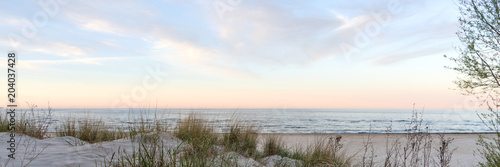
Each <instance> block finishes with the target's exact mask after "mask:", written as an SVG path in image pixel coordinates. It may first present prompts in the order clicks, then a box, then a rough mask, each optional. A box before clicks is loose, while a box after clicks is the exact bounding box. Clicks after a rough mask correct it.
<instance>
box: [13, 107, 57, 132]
mask: <svg viewBox="0 0 500 167" xmlns="http://www.w3.org/2000/svg"><path fill="white" fill-rule="evenodd" d="M27 105H28V107H29V109H27V110H24V111H22V110H21V111H20V112H21V113H20V115H21V118H18V120H16V125H15V132H18V133H22V134H25V135H28V136H31V137H34V138H37V139H43V138H46V137H47V134H48V131H49V126H50V125H51V124H52V122H53V121H52V108H51V107H48V108H47V110H44V109H38V108H37V106H36V105H33V104H29V103H28V104H27Z"/></svg>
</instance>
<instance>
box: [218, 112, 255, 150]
mask: <svg viewBox="0 0 500 167" xmlns="http://www.w3.org/2000/svg"><path fill="white" fill-rule="evenodd" d="M228 129H229V131H228V132H226V133H223V136H222V141H221V142H222V145H223V146H225V148H226V150H229V151H235V152H237V153H240V154H241V155H243V156H247V157H256V156H258V152H257V137H258V136H259V134H258V133H257V129H256V128H255V127H254V126H252V125H251V124H245V123H242V122H240V121H239V120H238V119H235V120H234V121H233V122H232V123H231V124H230V125H229V127H228Z"/></svg>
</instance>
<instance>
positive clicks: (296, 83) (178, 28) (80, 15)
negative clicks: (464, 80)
mask: <svg viewBox="0 0 500 167" xmlns="http://www.w3.org/2000/svg"><path fill="white" fill-rule="evenodd" d="M458 16H459V12H458V7H457V5H456V2H454V1H453V0H442V1H431V0H422V1H414V0H376V1H375V0H370V1H368V0H349V1H347V0H336V1H331V0H313V1H299V0H273V1H264V0H211V1H204V0H199V1H196V0H192V1H183V0H163V1H150V0H148V1H131V0H107V1H98V0H86V1H83V0H29V1H15V0H4V1H1V2H0V22H1V23H2V26H0V32H1V35H2V38H0V51H2V52H3V53H4V54H5V56H2V57H1V59H2V60H3V62H4V63H3V64H0V66H2V68H7V63H6V61H7V53H8V52H11V51H14V52H16V53H17V55H18V60H17V71H18V79H17V83H16V84H17V93H18V96H17V101H18V103H19V104H28V103H29V104H36V105H38V106H47V105H50V106H51V107H54V108H72V107H76V108H108V107H112V108H122V107H124V108H127V107H155V106H156V107H181V108H391V109H392V108H394V109H406V108H412V107H413V104H416V106H417V107H418V108H430V109H460V108H468V107H473V106H474V105H471V104H470V98H469V97H465V96H463V95H461V92H460V91H458V90H455V89H456V86H455V85H454V84H453V81H454V80H456V78H457V77H459V75H458V74H457V73H456V72H454V71H452V70H449V69H446V68H444V66H453V65H454V64H453V62H451V61H450V60H449V59H447V58H445V57H444V56H443V55H448V56H457V55H458V54H457V51H456V49H455V48H456V47H460V46H461V43H460V41H459V40H458V38H457V37H456V35H455V32H457V31H458ZM0 79H1V80H4V83H6V82H7V81H6V80H7V77H2V78H0ZM4 89H7V86H5V87H4ZM6 94H7V93H6ZM0 100H1V101H4V102H5V103H4V104H7V97H6V96H5V97H4V96H2V97H1V98H0ZM0 104H1V103H0Z"/></svg>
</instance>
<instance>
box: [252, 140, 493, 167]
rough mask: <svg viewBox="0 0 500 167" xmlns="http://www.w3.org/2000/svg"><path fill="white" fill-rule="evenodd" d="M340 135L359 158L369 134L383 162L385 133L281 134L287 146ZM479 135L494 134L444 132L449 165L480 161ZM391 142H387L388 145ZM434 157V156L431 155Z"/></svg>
mask: <svg viewBox="0 0 500 167" xmlns="http://www.w3.org/2000/svg"><path fill="white" fill-rule="evenodd" d="M267 135H274V134H261V135H260V136H259V137H260V138H261V140H262V139H263V138H264V137H265V136H267ZM338 135H340V136H342V140H343V143H344V147H345V149H346V150H347V151H348V154H349V155H352V154H356V157H357V158H360V157H361V156H362V154H363V152H364V143H366V142H367V139H368V137H369V136H370V137H371V138H372V139H371V143H372V144H373V147H374V150H375V153H374V155H375V157H374V161H375V163H376V164H383V162H384V158H385V157H386V143H387V137H388V135H387V134H282V135H281V136H282V139H283V140H284V141H285V143H286V144H287V146H288V147H291V148H297V147H306V146H307V145H308V144H314V142H316V141H317V140H318V139H324V138H329V137H335V136H338ZM479 135H484V136H487V137H494V136H495V134H479V133H449V134H444V136H445V138H453V139H454V140H453V142H452V143H451V145H450V149H455V148H456V151H454V153H453V156H452V160H451V166H476V165H477V164H478V162H480V161H481V159H480V157H479V155H477V156H474V152H475V151H476V150H477V149H479V148H480V147H479V146H477V145H476V140H477V139H478V136H479ZM405 136H406V134H389V138H390V140H389V141H393V140H394V139H395V138H400V139H401V140H400V141H401V142H402V143H404V142H405V141H406V140H405ZM431 136H432V138H433V142H432V145H433V150H432V151H433V153H432V154H435V153H436V151H435V148H436V147H437V148H439V146H438V145H439V134H432V135H431ZM390 144H391V143H389V145H390ZM432 157H435V156H432Z"/></svg>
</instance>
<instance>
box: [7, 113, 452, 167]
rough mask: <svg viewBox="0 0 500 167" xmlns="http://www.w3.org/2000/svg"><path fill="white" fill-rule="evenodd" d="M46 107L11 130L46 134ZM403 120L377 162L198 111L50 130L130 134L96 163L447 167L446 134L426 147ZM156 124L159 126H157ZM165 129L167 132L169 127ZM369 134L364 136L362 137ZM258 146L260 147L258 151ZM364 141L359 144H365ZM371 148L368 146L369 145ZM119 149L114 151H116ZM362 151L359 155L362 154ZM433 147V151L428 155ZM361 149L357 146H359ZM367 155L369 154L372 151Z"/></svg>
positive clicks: (425, 137) (422, 132)
mask: <svg viewBox="0 0 500 167" xmlns="http://www.w3.org/2000/svg"><path fill="white" fill-rule="evenodd" d="M51 114H52V111H51V109H50V108H49V109H47V110H44V111H39V112H38V111H37V109H36V106H32V107H31V108H30V109H29V110H25V111H24V112H23V113H22V115H21V118H22V119H20V120H18V121H19V122H17V123H16V124H17V125H16V128H17V129H16V132H17V133H23V134H26V135H29V136H32V137H35V138H38V139H43V138H46V137H47V133H48V127H49V126H51V125H52V123H50V122H49V121H50V116H51ZM413 114H414V115H413V117H412V119H411V120H410V122H409V123H408V125H407V126H408V129H409V130H408V131H407V132H406V133H405V134H404V135H397V136H402V138H391V139H390V138H389V135H388V137H387V144H386V155H376V156H379V157H385V161H383V162H374V161H373V158H362V160H360V159H357V158H356V157H359V155H360V154H359V153H360V152H359V151H358V152H354V153H353V152H350V153H349V152H348V151H347V150H349V149H350V148H349V147H346V146H345V145H344V144H343V142H344V138H342V136H341V135H338V136H329V137H322V138H318V139H317V140H316V142H314V143H312V144H309V145H307V146H306V147H305V148H291V147H288V144H287V143H286V142H285V141H284V140H283V139H282V138H281V136H280V135H278V134H267V135H266V137H265V138H263V140H259V139H258V137H259V135H261V134H259V133H258V131H257V128H256V126H253V125H252V124H249V123H246V122H244V121H241V120H239V119H234V120H232V121H231V122H230V123H229V124H227V125H223V126H226V127H227V128H226V129H225V130H224V131H223V132H222V133H221V132H218V133H216V132H215V130H214V126H218V125H214V124H211V123H209V122H208V121H206V119H205V118H203V117H202V116H200V115H197V114H195V113H190V114H188V115H187V117H185V118H183V119H179V121H178V122H177V124H176V126H175V127H171V128H170V127H168V126H165V125H164V124H159V123H158V122H157V121H158V120H160V119H156V118H155V119H154V121H153V122H148V123H145V122H146V121H144V120H145V118H141V119H140V122H139V123H138V124H132V125H130V126H129V127H127V128H126V129H116V128H112V127H111V126H108V125H106V124H105V123H104V121H102V120H100V119H92V118H85V119H74V118H67V119H66V120H65V121H62V123H61V124H59V125H58V127H57V128H56V133H55V134H56V136H73V137H75V138H78V139H80V140H82V141H85V142H88V143H101V142H107V141H113V140H116V139H121V138H130V140H131V142H133V143H134V142H136V143H138V144H137V145H136V146H134V148H133V149H132V150H128V151H125V149H121V151H118V152H113V153H112V154H110V155H109V156H108V157H106V160H105V161H104V163H102V164H97V162H96V166H124V167H125V166H134V167H135V166H235V165H239V166H241V164H239V161H241V157H239V156H242V157H246V158H250V159H253V160H255V161H256V162H261V163H265V162H263V161H265V160H266V157H272V156H276V155H277V156H279V157H282V158H285V157H287V158H290V159H293V160H297V161H296V162H295V163H293V165H290V163H281V161H279V162H276V163H275V166H411V165H412V164H419V165H423V166H449V164H450V161H451V158H452V155H453V151H454V148H450V147H449V145H450V143H451V142H452V141H453V139H450V138H444V137H441V138H440V140H439V142H440V143H439V147H435V148H432V147H431V144H432V138H430V133H429V132H428V129H429V128H428V126H427V125H424V124H422V122H423V121H422V119H421V117H420V116H419V115H418V113H417V112H416V111H414V112H413ZM6 118H7V117H2V118H0V129H4V130H5V129H6V128H8V124H7V121H8V120H7V119H6ZM159 126H161V127H159ZM169 129H170V130H169ZM162 134H171V135H173V136H175V137H176V138H178V139H179V140H181V141H182V143H179V144H178V145H176V146H175V147H172V146H168V147H167V146H166V143H164V140H162V137H161V136H162ZM368 138H370V137H368ZM259 145H261V146H262V149H258V146H259ZM369 145H370V143H369V142H367V143H366V146H365V148H368V147H369ZM371 148H373V147H371ZM119 150H120V149H119ZM367 150H368V149H365V153H364V154H363V157H365V156H366V155H368V154H367V153H366V151H367ZM433 150H434V154H431V153H432V151H433ZM361 151H363V150H361ZM372 156H373V155H372Z"/></svg>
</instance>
